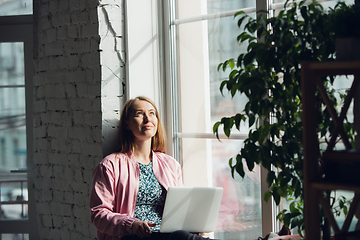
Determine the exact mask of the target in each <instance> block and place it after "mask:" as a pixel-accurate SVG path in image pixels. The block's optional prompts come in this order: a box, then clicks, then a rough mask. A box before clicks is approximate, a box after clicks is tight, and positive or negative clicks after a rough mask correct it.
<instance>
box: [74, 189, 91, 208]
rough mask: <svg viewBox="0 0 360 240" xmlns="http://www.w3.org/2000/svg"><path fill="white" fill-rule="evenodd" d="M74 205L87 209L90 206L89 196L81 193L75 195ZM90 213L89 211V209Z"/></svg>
mask: <svg viewBox="0 0 360 240" xmlns="http://www.w3.org/2000/svg"><path fill="white" fill-rule="evenodd" d="M74 204H75V206H76V208H78V207H83V208H87V206H88V205H89V201H88V197H87V194H84V193H81V192H75V193H74ZM87 211H89V209H87Z"/></svg>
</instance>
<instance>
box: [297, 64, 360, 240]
mask: <svg viewBox="0 0 360 240" xmlns="http://www.w3.org/2000/svg"><path fill="white" fill-rule="evenodd" d="M335 75H354V81H353V84H352V86H351V88H350V90H349V91H348V92H347V96H346V99H345V102H344V106H343V108H342V110H341V113H340V114H338V113H337V112H336V110H335V109H334V106H333V105H332V102H331V100H330V99H329V96H328V95H327V90H326V87H325V86H324V84H323V81H322V77H325V76H335ZM301 84H302V106H303V147H304V171H303V174H304V222H305V235H306V239H307V240H319V239H321V233H320V223H319V218H320V216H319V212H320V208H319V204H321V205H322V207H323V210H324V212H325V214H326V216H327V218H328V220H329V222H330V224H331V227H332V228H333V230H334V232H335V239H337V237H338V238H339V239H340V238H341V239H342V237H343V235H346V236H347V235H348V234H349V232H348V230H349V226H350V223H351V220H352V218H353V216H354V213H355V211H356V208H357V205H358V204H359V202H360V180H358V175H360V151H356V150H343V151H334V150H328V151H326V152H324V153H323V155H322V166H321V169H320V166H319V162H318V161H319V160H318V156H319V142H318V136H317V133H316V129H317V121H316V116H317V115H316V109H315V101H316V98H315V93H316V91H319V93H320V95H321V97H322V98H323V100H324V103H325V104H326V107H327V109H328V111H329V114H330V116H331V117H332V119H333V122H334V125H335V130H334V132H333V133H332V137H331V139H330V141H329V142H328V149H333V148H334V146H335V143H336V138H337V137H338V135H340V137H341V140H342V141H343V143H344V145H345V147H346V149H351V147H352V145H351V144H350V142H349V139H348V138H347V135H346V133H345V131H344V129H343V120H344V118H345V116H346V112H347V111H348V108H349V106H350V103H351V100H352V98H353V97H354V96H355V95H356V91H357V90H356V89H358V88H357V87H358V86H359V84H360V61H351V62H347V61H328V62H303V63H301ZM319 173H321V174H319ZM341 175H342V176H343V177H341ZM323 176H325V177H323ZM336 190H345V191H352V192H354V193H355V195H354V199H353V201H352V203H351V205H350V210H349V212H348V215H347V216H346V219H345V223H344V225H343V227H342V228H341V229H340V228H339V226H338V224H337V222H336V220H335V218H334V216H333V213H332V211H331V207H330V204H329V202H328V200H327V199H326V198H325V196H324V194H323V192H328V191H336Z"/></svg>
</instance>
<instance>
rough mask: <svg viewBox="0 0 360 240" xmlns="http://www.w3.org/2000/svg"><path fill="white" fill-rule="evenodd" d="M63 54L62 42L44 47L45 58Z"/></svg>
mask: <svg viewBox="0 0 360 240" xmlns="http://www.w3.org/2000/svg"><path fill="white" fill-rule="evenodd" d="M63 53H64V45H63V43H62V42H53V43H49V44H46V45H45V56H54V55H55V56H56V55H62V54H63Z"/></svg>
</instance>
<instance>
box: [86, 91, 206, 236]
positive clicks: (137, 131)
mask: <svg viewBox="0 0 360 240" xmlns="http://www.w3.org/2000/svg"><path fill="white" fill-rule="evenodd" d="M119 133H120V134H119V149H118V152H117V153H113V154H110V155H109V156H107V157H105V158H104V159H103V160H102V161H101V162H100V164H99V165H98V166H97V167H96V168H95V170H94V172H93V185H92V191H91V196H90V208H91V220H92V223H93V224H94V225H95V227H96V229H97V235H98V239H99V240H105V239H122V240H135V239H140V238H148V239H154V240H155V239H164V240H167V239H179V240H190V239H191V240H197V239H203V238H202V237H201V236H199V235H197V234H191V233H188V232H184V231H176V232H174V233H171V234H163V233H158V232H153V231H154V230H158V229H159V228H160V223H161V216H162V210H163V207H164V202H165V196H166V191H167V189H168V188H169V187H170V186H181V185H182V173H181V167H180V165H179V163H178V162H177V161H176V160H175V159H173V158H172V157H171V156H169V155H167V154H165V153H164V152H165V135H164V130H163V127H162V124H161V121H160V117H159V113H158V110H157V108H156V106H155V104H154V103H153V102H152V101H151V100H150V99H148V98H146V97H136V98H134V99H130V100H129V101H127V102H126V103H125V105H124V107H123V110H122V113H121V117H120V123H119Z"/></svg>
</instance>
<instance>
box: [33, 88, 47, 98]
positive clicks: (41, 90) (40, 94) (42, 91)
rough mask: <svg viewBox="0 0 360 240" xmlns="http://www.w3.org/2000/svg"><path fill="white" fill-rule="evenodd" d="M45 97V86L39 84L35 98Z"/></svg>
mask: <svg viewBox="0 0 360 240" xmlns="http://www.w3.org/2000/svg"><path fill="white" fill-rule="evenodd" d="M44 97H45V86H44V85H41V86H37V87H35V98H36V99H42V98H44Z"/></svg>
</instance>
